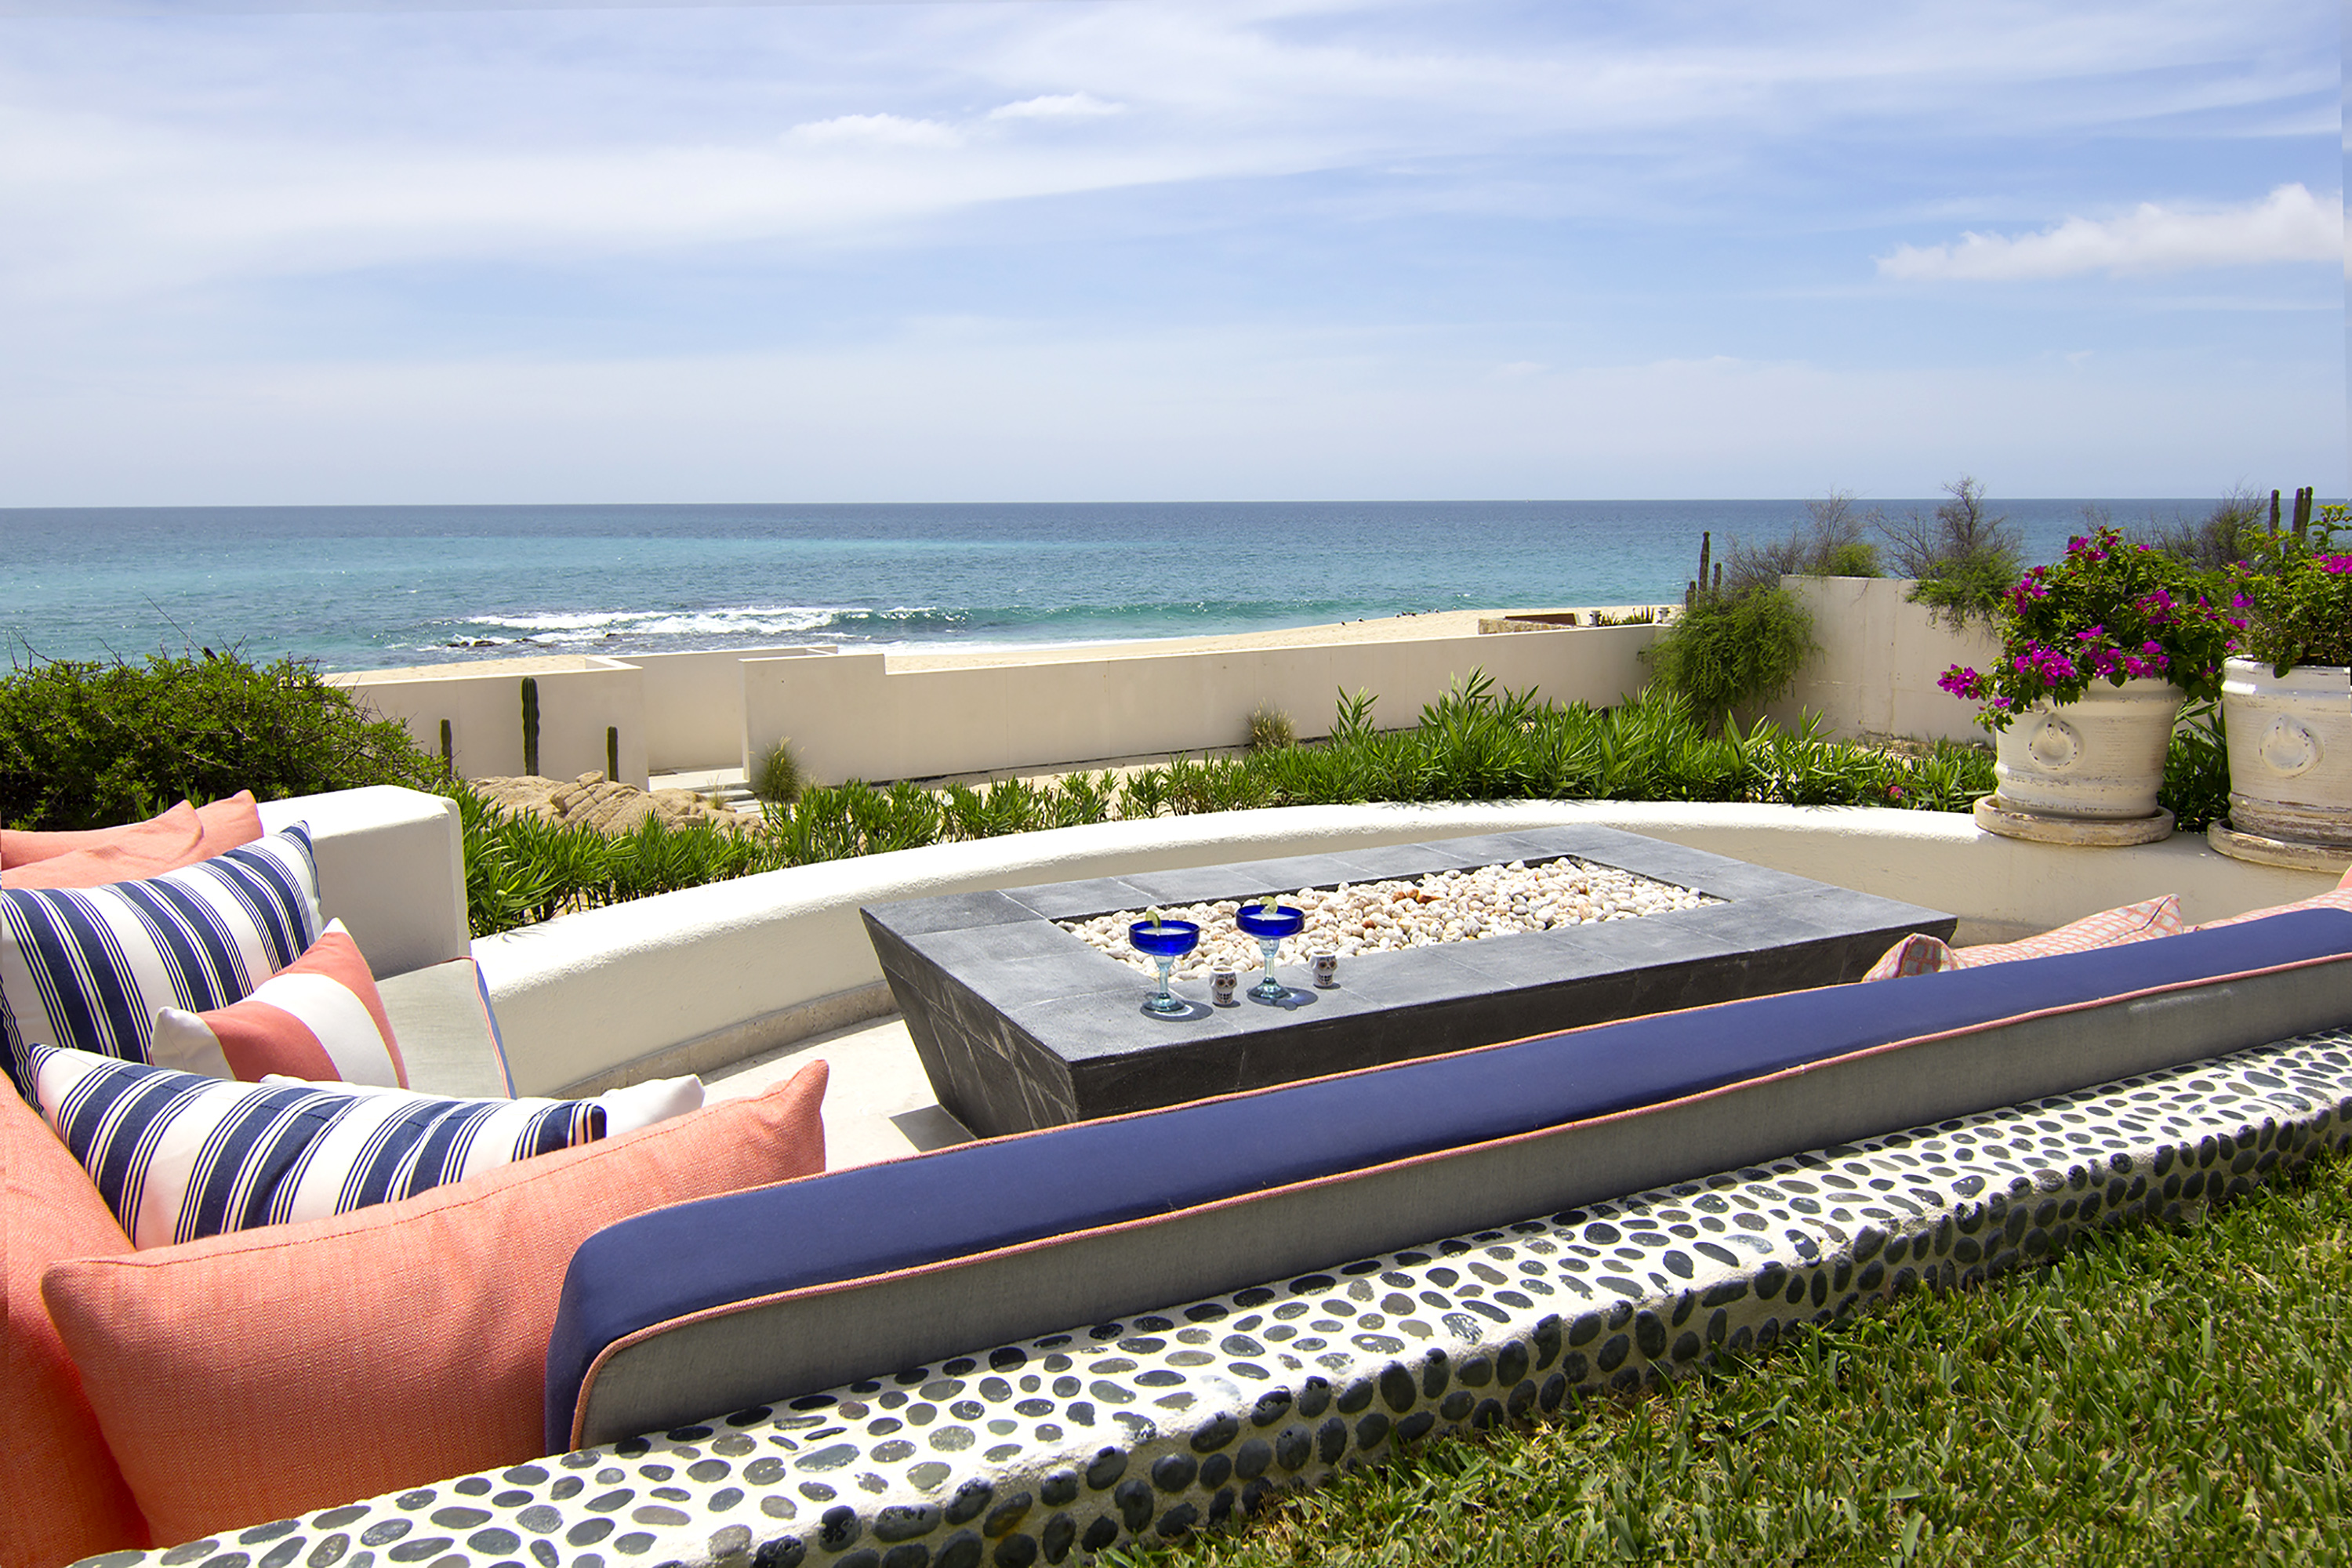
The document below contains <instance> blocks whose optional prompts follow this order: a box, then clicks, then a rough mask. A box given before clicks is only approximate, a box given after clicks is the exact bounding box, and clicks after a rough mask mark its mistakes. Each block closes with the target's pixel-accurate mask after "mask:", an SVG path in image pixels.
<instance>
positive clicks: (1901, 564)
mask: <svg viewBox="0 0 2352 1568" xmlns="http://www.w3.org/2000/svg"><path fill="white" fill-rule="evenodd" d="M1944 490H1945V493H1946V494H1947V495H1948V496H1949V497H1950V498H1951V499H1950V500H1947V501H1945V502H1943V504H1941V505H1940V506H1938V507H1937V508H1936V510H1934V511H1933V512H1929V513H1925V514H1923V513H1921V512H1920V511H1919V510H1917V509H1916V508H1914V509H1913V510H1910V511H1907V512H1906V513H1904V514H1903V515H1902V516H1901V517H1899V518H1890V517H1887V516H1885V514H1883V513H1874V514H1873V516H1874V521H1875V522H1876V524H1877V526H1878V530H1879V531H1880V533H1881V534H1883V535H1884V536H1885V540H1886V544H1887V555H1888V557H1889V561H1890V563H1891V564H1892V565H1893V566H1894V568H1895V575H1897V576H1899V577H1911V578H1916V580H1917V583H1918V586H1916V587H1915V588H1914V589H1912V590H1911V595H1910V597H1911V601H1912V602H1913V603H1914V604H1919V605H1927V606H1928V608H1929V609H1930V610H1932V611H1934V612H1935V614H1936V616H1937V618H1938V619H1939V620H1943V621H1945V622H1947V623H1948V624H1949V625H1950V626H1952V627H1953V628H1954V629H1955V630H1958V628H1959V627H1961V626H1964V625H1966V624H1967V623H1968V622H1969V620H1971V619H1974V620H1979V621H1983V622H1987V623H1990V621H1991V620H1992V618H1993V617H1994V616H1995V615H1997V614H1998V613H1999V612H2000V606H2001V602H2002V599H2003V597H2004V596H2005V595H2007V594H2008V592H2009V590H2010V589H2011V587H2013V586H2015V585H2016V583H2017V579H2018V574H2019V573H2020V572H2021V570H2022V569H2023V566H2024V562H2023V558H2022V553H2021V552H2022V551H2023V549H2024V539H2023V537H2022V536H2021V534H2020V533H2019V532H2018V531H2017V530H2016V529H2015V528H2014V527H2012V526H2011V523H2010V521H2009V519H2008V518H2007V517H1994V516H1991V515H1990V514H1989V513H1988V512H1987V511H1986V510H1985V497H1984V487H1983V486H1982V485H1980V484H1979V483H1978V482H1977V481H1976V480H1975V479H1972V478H1970V477H1969V476H1968V475H1966V474H1963V475H1961V476H1960V477H1959V478H1958V479H1954V480H1953V481H1952V482H1951V483H1950V484H1948V485H1946V486H1945V487H1944Z"/></svg>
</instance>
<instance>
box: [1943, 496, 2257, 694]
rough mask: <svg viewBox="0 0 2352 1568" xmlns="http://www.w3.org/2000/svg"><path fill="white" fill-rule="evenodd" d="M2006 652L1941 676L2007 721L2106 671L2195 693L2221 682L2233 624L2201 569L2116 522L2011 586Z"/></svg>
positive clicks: (2115, 680)
mask: <svg viewBox="0 0 2352 1568" xmlns="http://www.w3.org/2000/svg"><path fill="white" fill-rule="evenodd" d="M1997 625H1998V629H1999V630H2000V662H1999V663H1998V664H1996V665H1995V666H1994V667H1993V668H1991V669H1990V670H1987V671H1983V672H1981V673H1980V672H1979V671H1977V670H1973V669H1966V668H1962V667H1960V666H1958V665H1954V666H1953V667H1952V668H1949V669H1948V670H1946V671H1945V672H1944V677H1943V679H1940V680H1938V681H1937V683H1936V684H1937V685H1938V686H1940V687H1942V688H1943V689H1945V690H1947V691H1948V692H1950V693H1951V694H1952V695H1953V696H1955V697H1958V698H1961V699H1963V700H1967V701H1970V702H1978V703H1981V704H1983V710H1982V711H1981V712H1979V714H1978V715H1977V722H1978V723H1979V724H1981V725H1983V726H1984V727H1985V728H1986V729H1988V730H2005V729H2007V728H2008V727H2009V725H2010V723H2011V721H2012V720H2014V719H2015V718H2016V717H2017V715H2018V714H2020V713H2021V712H2023V711H2024V710H2026V709H2028V708H2031V707H2032V706H2033V704H2034V703H2035V702H2037V701H2039V700H2042V699H2043V698H2048V699H2049V700H2050V701H2051V703H2052V705H2053V706H2055V705H2058V704H2061V703H2066V702H2072V701H2074V700H2075V699H2076V698H2078V697H2080V696H2082V695H2083V693H2084V692H2085V691H2087V690H2089V689H2090V686H2091V682H2093V681H2095V680H2104V681H2105V682H2107V683H2108V684H2109V685H2111V686H2121V685H2122V684H2123V683H2124V682H2126V681H2127V680H2131V679H2136V678H2138V677H2143V676H2145V677H2151V678H2155V679H2164V680H2169V681H2170V682H2172V684H2173V685H2175V686H2177V687H2179V688H2180V689H2181V690H2182V691H2184V692H2187V693H2188V694H2189V696H2191V697H2203V698H2213V697H2218V696H2220V695H2221V660H2222V658H2224V657H2225V656H2226V655H2227V654H2228V652H2229V639H2230V635H2231V626H2230V624H2229V623H2228V622H2227V621H2226V620H2224V619H2223V617H2222V615H2221V611H2220V610H2218V609H2217V608H2215V606H2214V605H2212V603H2211V602H2210V600H2209V599H2208V598H2207V596H2206V595H2205V594H2204V592H2203V591H2202V590H2201V589H2200V585H2199V580H2198V574H2196V572H2195V571H2193V570H2192V569H2191V568H2189V567H2188V566H2185V565H2183V564H2182V563H2179V562H2178V561H2175V560H2173V559H2172V558H2171V557H2169V556H2167V555H2163V554H2160V553H2158V552H2156V551H2153V550H2150V549H2149V548H2148V547H2147V545H2145V544H2130V543H2126V542H2125V540H2124V536H2123V533H2122V531H2120V530H2118V529H2116V528H2112V527H2106V528H2101V529H2099V530H2097V531H2095V532H2093V533H2091V534H2089V535H2087V536H2078V537H2077V538H2075V539H2074V540H2072V541H2070V542H2068V543H2067V546H2066V553H2065V556H2064V557H2063V559H2062V560H2060V561H2058V562H2056V563H2053V564H2051V565H2048V566H2036V567H2034V568H2033V569H2032V571H2030V572H2028V573H2027V574H2025V575H2024V577H2023V578H2022V579H2021V580H2020V581H2019V583H2018V584H2017V586H2016V587H2014V588H2011V590H2010V591H2009V596H2008V598H2007V600H2006V601H2005V602H2004V603H2003V605H2002V606H2001V610H2000V616H1999V619H1998V622H1997Z"/></svg>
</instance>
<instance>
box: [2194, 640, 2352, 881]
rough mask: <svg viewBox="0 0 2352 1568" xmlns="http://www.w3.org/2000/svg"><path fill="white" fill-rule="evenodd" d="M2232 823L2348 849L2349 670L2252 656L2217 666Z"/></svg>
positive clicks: (2351, 807) (2351, 842) (2351, 825)
mask: <svg viewBox="0 0 2352 1568" xmlns="http://www.w3.org/2000/svg"><path fill="white" fill-rule="evenodd" d="M2221 728H2222V732H2223V733H2224V734H2225V735H2226V736H2227V737H2228V738H2229V742H2230V826H2232V827H2234V828H2236V829H2237V830H2238V831H2239V832H2241V833H2252V834H2259V835H2261V836H2262V837H2265V838H2281V839H2285V840H2287V841H2289V842H2293V843H2304V844H2325V845H2330V846H2352V669H2347V668H2345V667H2344V666H2343V665H2340V664H2299V665H2296V666H2295V667H2294V668H2292V669H2290V670H2288V671H2287V672H2286V673H2285V674H2284V675H2273V674H2272V673H2271V667H2270V666H2269V665H2267V664H2262V663H2258V662H2256V661H2255V660H2253V659H2250V658H2233V659H2231V660H2230V661H2229V662H2228V663H2227V664H2225V665H2223V666H2222V667H2221Z"/></svg>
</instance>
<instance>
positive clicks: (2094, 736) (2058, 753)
mask: <svg viewBox="0 0 2352 1568" xmlns="http://www.w3.org/2000/svg"><path fill="white" fill-rule="evenodd" d="M2187 700H2188V698H2187V696H2186V695H2185V694H2184V693H2183V692H2182V691H2181V689H2179V687H2177V686H2175V685H2173V684H2172V682H2170V681H2168V680H2158V679H2138V680H2127V681H2126V682H2124V684H2123V685H2121V686H2110V685H2108V684H2107V683H2106V682H2105V681H2104V680H2095V681H2093V682H2092V683H2091V689H2089V690H2088V691H2085V692H2084V693H2083V695H2082V696H2080V697H2078V698H2076V699H2075V700H2074V701H2072V702H2069V703H2067V704H2065V705H2064V706H2063V707H2061V708H2052V707H2051V706H2050V705H2049V703H2048V702H2047V701H2046V700H2045V701H2042V702H2037V703H2035V704H2034V705H2033V706H2032V708H2030V709H2028V710H2026V711H2025V712H2023V713H2021V714H2019V715H2018V717H2017V720H2016V721H2015V722H2013V723H2011V725H2010V727H2009V728H2008V729H2006V730H2003V731H2000V734H1999V735H1997V736H1996V737H1995V738H1994V741H1993V765H1992V772H1993V777H1994V778H1995V779H1996V780H1997V781H1999V784H2000V787H1999V789H1998V790H1997V791H1996V792H1995V794H1994V799H1995V801H1996V803H1997V804H1999V805H2001V806H2003V807H2006V808H2007V809H2008V810H2011V811H2017V812H2027V813H2031V814H2032V815H2033V816H2075V817H2084V818H2087V819H2089V820H2092V821H2101V822H2117V821H2125V820H2128V819H2133V818H2139V817H2148V816H2155V815H2156V812H2157V805H2156V795H2157V792H2158V790H2159V789H2161V788H2162V787H2163V785H2164V752H2165V748H2166V746H2167V745H2168V744H2169V743H2170V742H2171V740H2172V721H2173V720H2174V719H2176V718H2178V717H2179V713H2180V705H2181V704H2182V703H2183V702H2185V701H2187Z"/></svg>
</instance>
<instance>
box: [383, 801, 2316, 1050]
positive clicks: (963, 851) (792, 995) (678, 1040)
mask: <svg viewBox="0 0 2352 1568" xmlns="http://www.w3.org/2000/svg"><path fill="white" fill-rule="evenodd" d="M425 798H428V799H429V798H431V797H425ZM1584 824H1591V825H1597V826H1608V827H1617V828H1622V829H1625V830H1626V831H1629V832H1633V833H1641V834H1647V835H1649V836H1651V837H1656V838H1662V839H1665V840H1667V841H1669V842H1671V843H1675V844H1682V845H1685V846H1688V847H1692V848H1696V849H1706V850H1709V851H1712V852H1713V853H1715V854H1718V855H1726V856H1729V857H1731V858H1734V859H1739V860H1746V861H1748V862H1751V863H1753V864H1755V865H1759V866H1764V867H1769V868H1772V869H1775V870H1781V871H1789V872H1793V873H1795V874H1796V875H1799V876H1804V877H1811V878H1813V879H1817V880H1820V881H1825V882H1832V883H1834V884H1836V885H1838V886H1841V887H1845V888H1852V889H1855V890H1857V891H1860V892H1865V893H1874V894H1877V895H1879V896H1880V897H1883V898H1889V899H1894V900H1899V901H1901V902H1905V903H1912V904H1920V905H1924V906H1926V907H1927V908H1929V909H1942V910H1951V911H1952V912H1953V913H1955V914H1957V915H1958V916H1959V917H1960V926H1959V930H1958V933H1957V940H1958V941H1959V942H1996V941H2004V940H2008V939H2010V938H2013V937H2017V936H2022V935H2026V934H2028V933H2030V932H2032V931H2046V930H2048V929H2050V928H2051V927H2053V926H2056V925H2063V924H2064V923H2065V922H2066V921H2071V920H2074V919H2077V918H2079V917H2081V916H2083V915H2086V914H2091V913H2094V912H2095V911H2097V910H2103V909H2111V908H2114V907H2115V906H2116V905H2118V904H2126V903H2131V902H2134V901H2136V900H2141V899H2147V898H2153V897H2156V896H2158V895H2159V894H2163V893H2177V894H2179V897H2180V900H2181V908H2182V911H2183V913H2184V914H2185V915H2186V917H2187V918H2188V919H2189V920H2190V921H2208V920H2215V919H2219V918H2220V917H2221V916H2223V915H2231V914H2239V913H2242V912H2244V911H2245V910H2253V909H2262V908H2264V907H2267V906H2270V905H2273V904H2282V903H2289V902H2292V901H2294V900H2297V899H2301V898H2307V897H2309V896H2310V895H2311V894H2313V893H2316V892H2324V891H2326V889H2328V888H2329V887H2330V886H2332V885H2333V879H2331V878H2328V877H2326V875H2324V874H2322V873H2318V872H2312V871H2298V870H2292V869H2288V868H2280V867H2272V866H2259V865H2252V864H2249V863H2247V862H2244V861H2240V860H2234V859H2231V858H2229V857H2227V856H2223V855H2220V854H2217V853H2215V852H2214V850H2213V849H2212V848H2211V847H2209V846H2208V845H2207V844H2206V843H2205V842H2204V840H2203V839H2201V838H2198V837H2173V838H2171V839H2169V840H2168V841H2166V842H2164V843H2161V844H2148V845H2137V846H2132V847H2125V848H2096V849H2092V848H2071V847H2063V846H2053V845H2044V844H2026V843H2020V842H2018V841H2016V840H2013V839H2007V838H2000V837H1995V836H1993V835H1991V834H1988V833H1984V832H1981V831H1979V829H1978V827H1977V826H1976V825H1975V824H1974V822H1973V821H1971V820H1970V819H1969V817H1968V816H1966V815H1964V814H1960V813H1942V812H1911V811H1886V810H1877V809H1872V808H1868V807H1857V806H1785V805H1690V804H1680V803H1654V804H1644V805H1629V804H1625V803H1622V802H1613V801H1516V802H1502V803H1491V804H1470V805H1328V806H1327V805H1318V806H1288V807H1282V808H1277V809H1273V810H1265V811H1237V812H1225V813H1218V814H1211V815H1204V816H1180V817H1160V818H1156V819H1153V820H1151V821H1147V822H1111V823H1101V824H1097V825H1095V826H1087V827H1065V828H1055V829H1053V830H1052V831H1049V832H1045V833H1029V834H1020V835H1015V836H1013V837H1004V838H992V839H985V840H982V841H980V842H977V843H969V844H942V845H934V846H932V847H929V848H924V849H907V850H899V851H896V852H894V853H891V854H887V855H875V856H868V857H866V858H862V859H856V860H839V861H831V862H827V863H825V864H822V865H816V866H804V867H798V868H793V869H790V870H783V871H771V872H767V873H765V874H763V875H761V876H757V877H746V878H742V879H740V880H737V881H732V882H720V883H714V884H712V885H710V886H708V887H702V888H690V889H685V890H683V891H681V892H676V893H667V894H663V895H662V896H660V897H658V898H653V899H645V900H638V901H636V902H635V903H630V904H622V905H615V906H614V907H612V908H610V909H602V910H587V911H585V912H583V913H580V914H574V915H565V916H562V917H560V918H559V919H556V920H553V921H547V922H546V923H544V924H541V925H536V926H528V927H525V928H523V929H522V930H520V931H508V932H504V933H501V934H499V935H497V936H490V937H484V938H482V939H480V940H478V941H477V942H475V943H474V944H473V952H474V956H475V958H476V959H477V960H478V961H479V963H481V966H482V972H483V974H484V976H485V978H486V979H487V981H488V985H489V987H490V994H491V998H492V1001H493V1003H494V1004H495V1005H496V1006H497V1009H498V1016H499V1027H500V1029H501V1031H502V1033H503V1035H504V1037H505V1040H506V1047H507V1055H508V1059H509V1063H510V1064H511V1066H512V1068H513V1071H514V1077H515V1088H516V1092H518V1093H520V1094H550V1093H554V1092H557V1091H559V1090H560V1089H564V1088H565V1087H566V1086H570V1085H575V1084H583V1083H590V1082H601V1081H608V1079H609V1078H610V1075H614V1074H616V1073H618V1072H621V1071H623V1070H624V1069H630V1068H632V1066H633V1064H639V1063H649V1062H656V1061H670V1060H677V1059H683V1058H677V1057H674V1056H672V1055H670V1053H672V1052H676V1051H680V1050H684V1051H686V1052H688V1054H690V1055H697V1056H698V1059H700V1060H702V1061H704V1062H705V1063H707V1064H708V1066H710V1067H716V1066H721V1065H724V1061H723V1059H722V1058H723V1054H724V1052H725V1051H726V1050H730V1049H733V1048H735V1047H736V1046H737V1045H740V1046H741V1047H742V1049H743V1053H744V1054H746V1055H749V1054H752V1053H754V1052H757V1051H761V1050H768V1049H772V1048H774V1047H777V1046H779V1045H782V1044H787V1043H789V1042H790V1041H791V1040H792V1039H793V1038H796V1037H799V1035H796V1034H794V1033H793V1031H795V1030H798V1031H800V1032H801V1034H806V1033H814V1032H816V1031H817V1030H818V1029H821V1028H824V1027H830V1026H834V1025H835V1024H837V1023H839V1022H841V1021H844V1019H842V1018H835V1019H833V1020H832V1022H831V1023H825V1022H819V1020H820V1019H824V1018H825V1017H827V1016H828V1015H827V1014H826V1013H825V1011H824V1005H825V1004H826V1003H827V999H828V998H833V997H836V996H839V995H841V994H845V993H856V992H860V991H863V990H865V989H866V988H868V987H871V986H873V985H875V984H877V983H879V982H880V981H881V979H882V971H881V966H880V964H879V963H878V962H877V960H876V958H875V955H874V950H873V947H872V944H871V943H870V942H868V941H867V940H866V932H865V930H864V927H863V924H862V922H861V921H860V919H859V916H858V912H857V911H858V910H859V908H860V907H861V906H863V905H866V904H872V903H884V902H889V901H892V900H900V899H913V898H929V897H935V896H938V895H940V894H946V893H958V892H971V891H978V890H982V889H1003V888H1017V887H1027V886H1034V885H1035V884H1038V883H1044V882H1068V881H1078V880H1081V879H1087V878H1093V877H1116V876H1123V875H1130V874H1134V873H1139V872H1146V871H1164V870H1174V869H1179V868H1191V867H1199V866H1214V865H1221V864H1224V863H1226V862H1231V861H1237V860H1255V859H1275V858H1285V857H1288V856H1295V855H1307V854H1317V853H1322V852H1326V851H1330V850H1339V849H1347V848H1354V847H1371V846H1376V845H1390V844H1408V843H1413V842H1417V841H1421V840H1424V839H1431V838H1444V837H1455V836H1461V835H1468V834H1483V833H1502V832H1514V831H1518V830H1521V829H1526V828H1532V827H1550V826H1571V825H1584ZM462 886H463V885H462V882H461V883H460V884H459V890H460V896H462ZM356 929H357V927H356V926H354V930H356ZM365 945H366V943H365V939H364V938H362V946H363V947H364V946H365ZM370 951H371V952H372V951H373V950H370ZM687 1070H704V1069H702V1068H688V1069H687Z"/></svg>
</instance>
